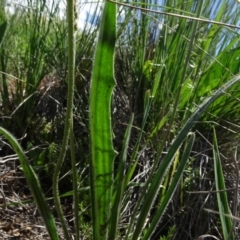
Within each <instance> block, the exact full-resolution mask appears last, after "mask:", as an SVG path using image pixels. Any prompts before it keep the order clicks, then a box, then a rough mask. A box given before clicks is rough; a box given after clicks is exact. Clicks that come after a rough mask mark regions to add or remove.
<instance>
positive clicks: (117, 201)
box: [108, 114, 134, 240]
mask: <svg viewBox="0 0 240 240" xmlns="http://www.w3.org/2000/svg"><path fill="white" fill-rule="evenodd" d="M133 119H134V115H133V114H132V116H131V118H130V121H129V124H128V127H127V130H126V133H125V136H124V140H123V150H122V152H121V156H120V163H119V168H118V171H117V177H116V180H115V182H116V194H115V196H114V198H113V199H114V200H113V206H112V211H111V228H110V231H109V236H108V239H109V240H112V239H115V237H116V233H117V223H118V219H119V213H120V207H121V201H122V196H123V192H124V191H123V190H124V170H125V164H126V159H127V150H128V145H129V140H130V134H131V129H132V124H133Z"/></svg>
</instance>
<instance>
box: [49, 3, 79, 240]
mask: <svg viewBox="0 0 240 240" xmlns="http://www.w3.org/2000/svg"><path fill="white" fill-rule="evenodd" d="M74 7H75V1H72V0H68V1H67V21H68V95H67V113H66V118H65V127H64V136H63V142H62V148H61V152H60V155H59V158H58V160H57V163H56V166H55V169H54V175H53V197H54V202H55V206H56V210H57V213H58V217H59V219H60V222H61V225H62V228H63V232H64V237H65V239H66V240H70V236H69V233H68V231H67V223H66V220H65V218H64V215H63V211H62V208H61V202H60V197H59V188H58V182H59V174H60V170H61V166H62V163H63V161H64V158H65V155H66V150H67V144H68V140H69V134H70V132H71V134H72V133H73V94H74V69H75V8H74ZM71 139H72V138H71ZM72 144H73V140H71V145H72ZM71 157H73V149H71ZM74 190H75V189H74ZM75 220H76V219H75Z"/></svg>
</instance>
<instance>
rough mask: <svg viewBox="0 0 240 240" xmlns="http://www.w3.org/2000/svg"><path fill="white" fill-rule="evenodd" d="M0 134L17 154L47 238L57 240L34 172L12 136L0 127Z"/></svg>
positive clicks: (51, 219)
mask: <svg viewBox="0 0 240 240" xmlns="http://www.w3.org/2000/svg"><path fill="white" fill-rule="evenodd" d="M0 134H1V135H3V136H4V137H5V138H6V139H7V140H8V141H9V143H10V144H11V145H12V147H13V149H14V151H15V152H16V153H17V155H18V157H19V160H20V163H21V166H22V168H23V172H24V175H25V177H26V179H27V182H28V186H29V187H30V190H31V193H32V195H33V198H34V200H35V202H36V204H37V207H38V210H39V212H40V214H41V215H42V218H43V221H44V223H45V225H46V228H47V230H48V233H49V236H50V237H51V239H52V240H57V239H59V238H58V234H57V229H56V226H55V222H54V218H53V216H52V213H51V211H50V208H49V207H48V205H47V202H46V199H45V196H44V194H43V190H42V188H41V186H40V183H39V181H38V178H37V176H36V174H35V172H34V170H33V169H32V167H31V166H30V165H29V163H28V160H27V157H26V156H25V154H24V152H23V150H22V148H21V146H20V145H19V143H18V142H17V140H16V139H15V137H14V136H13V135H12V134H11V133H9V132H8V131H7V130H5V129H3V128H2V127H0Z"/></svg>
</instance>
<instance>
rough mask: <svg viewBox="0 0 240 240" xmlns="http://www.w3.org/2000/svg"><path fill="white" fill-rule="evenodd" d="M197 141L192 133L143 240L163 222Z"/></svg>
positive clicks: (146, 239)
mask: <svg viewBox="0 0 240 240" xmlns="http://www.w3.org/2000/svg"><path fill="white" fill-rule="evenodd" d="M194 141H195V134H193V133H190V139H189V140H188V142H187V145H186V148H185V150H184V152H183V155H182V157H181V160H180V163H179V165H178V167H177V170H176V172H175V173H174V176H173V179H172V181H171V184H170V186H169V188H168V189H167V191H166V193H165V195H164V196H163V199H161V203H160V205H159V207H158V209H157V212H156V214H155V216H154V218H153V220H152V221H151V224H150V226H149V228H148V229H147V231H146V233H145V234H144V237H143V240H148V239H149V238H150V236H151V235H152V233H153V231H154V229H155V228H156V226H157V224H158V223H159V221H160V220H161V217H162V216H163V214H164V211H165V210H166V207H167V205H168V204H169V202H170V200H171V198H172V195H173V193H174V191H175V189H176V187H177V185H178V183H179V181H180V178H181V176H182V173H183V170H184V168H185V166H186V163H187V161H188V159H189V155H190V153H191V150H192V146H193V143H194Z"/></svg>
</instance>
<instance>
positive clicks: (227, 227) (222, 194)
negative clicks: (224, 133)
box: [213, 128, 233, 240]
mask: <svg viewBox="0 0 240 240" xmlns="http://www.w3.org/2000/svg"><path fill="white" fill-rule="evenodd" d="M213 160H214V175H215V184H216V191H217V201H218V209H219V214H220V220H221V225H222V232H223V239H224V240H227V239H229V240H230V239H233V236H231V237H230V236H229V234H231V231H232V227H233V223H232V219H231V211H230V208H229V205H228V199H227V193H226V191H225V189H226V186H225V181H224V175H223V170H222V165H221V158H220V153H219V150H218V143H217V136H216V131H215V128H213Z"/></svg>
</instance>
